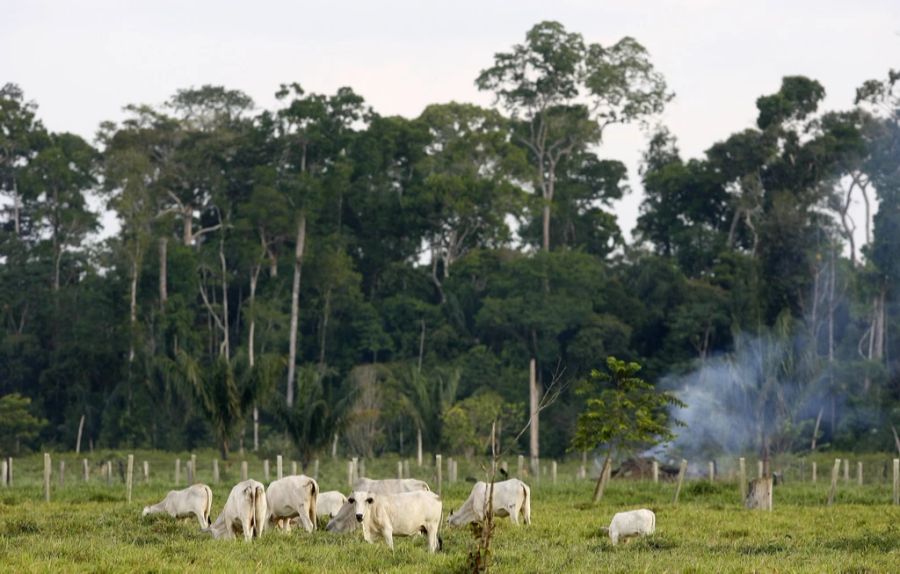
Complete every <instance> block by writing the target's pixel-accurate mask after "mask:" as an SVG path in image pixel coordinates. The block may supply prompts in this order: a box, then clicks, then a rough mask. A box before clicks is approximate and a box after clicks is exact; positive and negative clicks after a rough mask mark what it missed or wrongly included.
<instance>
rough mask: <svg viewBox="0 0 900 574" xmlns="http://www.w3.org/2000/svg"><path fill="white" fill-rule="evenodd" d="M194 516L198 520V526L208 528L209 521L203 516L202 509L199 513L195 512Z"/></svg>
mask: <svg viewBox="0 0 900 574" xmlns="http://www.w3.org/2000/svg"><path fill="white" fill-rule="evenodd" d="M194 516H196V517H197V521H198V522H200V528H209V523H207V522H206V519H205V518H204V516H203V511H200V513H199V514H198V513H196V512H195V513H194Z"/></svg>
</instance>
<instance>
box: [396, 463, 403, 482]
mask: <svg viewBox="0 0 900 574" xmlns="http://www.w3.org/2000/svg"><path fill="white" fill-rule="evenodd" d="M397 478H400V479H402V478H403V463H402V462H400V461H399V460H398V461H397Z"/></svg>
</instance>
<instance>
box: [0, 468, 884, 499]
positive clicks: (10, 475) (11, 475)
mask: <svg viewBox="0 0 900 574" xmlns="http://www.w3.org/2000/svg"><path fill="white" fill-rule="evenodd" d="M10 468H12V466H10ZM10 476H12V472H10ZM894 504H900V458H895V459H894Z"/></svg>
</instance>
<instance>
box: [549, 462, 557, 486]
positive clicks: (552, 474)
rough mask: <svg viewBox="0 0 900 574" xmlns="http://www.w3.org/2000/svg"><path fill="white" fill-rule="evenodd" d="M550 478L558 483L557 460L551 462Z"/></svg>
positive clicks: (554, 482)
mask: <svg viewBox="0 0 900 574" xmlns="http://www.w3.org/2000/svg"><path fill="white" fill-rule="evenodd" d="M550 480H552V481H553V484H556V461H555V460H554V461H553V462H551V463H550Z"/></svg>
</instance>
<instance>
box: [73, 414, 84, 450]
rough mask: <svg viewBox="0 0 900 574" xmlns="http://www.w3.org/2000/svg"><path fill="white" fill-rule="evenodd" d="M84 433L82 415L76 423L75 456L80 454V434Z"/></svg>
mask: <svg viewBox="0 0 900 574" xmlns="http://www.w3.org/2000/svg"><path fill="white" fill-rule="evenodd" d="M83 431H84V415H81V420H80V421H78V438H76V439H75V454H79V453H81V434H82V432H83Z"/></svg>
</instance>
